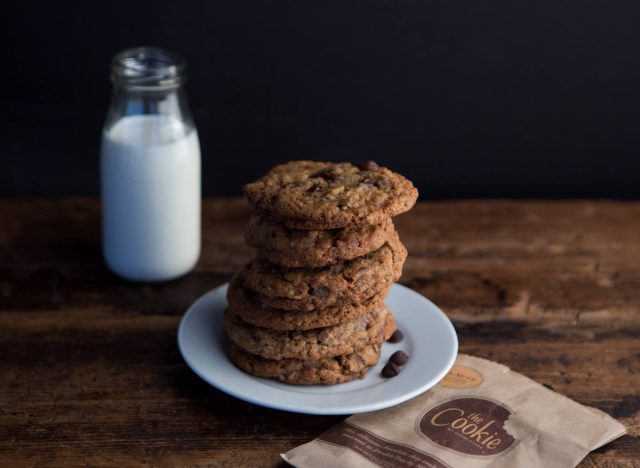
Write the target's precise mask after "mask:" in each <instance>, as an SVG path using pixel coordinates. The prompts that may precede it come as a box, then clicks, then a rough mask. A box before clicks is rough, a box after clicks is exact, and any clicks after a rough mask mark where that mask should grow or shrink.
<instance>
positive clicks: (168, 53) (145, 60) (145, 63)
mask: <svg viewBox="0 0 640 468" xmlns="http://www.w3.org/2000/svg"><path fill="white" fill-rule="evenodd" d="M185 70H186V63H185V61H184V59H183V58H182V56H181V55H179V54H178V53H176V52H174V51H172V50H168V49H163V48H161V47H133V48H130V49H125V50H123V51H121V52H118V53H117V54H116V55H115V56H114V57H113V60H112V62H111V81H112V82H113V83H114V84H115V85H119V86H124V87H125V88H128V89H136V90H149V91H159V90H167V89H172V88H177V87H178V86H180V85H182V84H183V83H184V82H185V80H186V74H185Z"/></svg>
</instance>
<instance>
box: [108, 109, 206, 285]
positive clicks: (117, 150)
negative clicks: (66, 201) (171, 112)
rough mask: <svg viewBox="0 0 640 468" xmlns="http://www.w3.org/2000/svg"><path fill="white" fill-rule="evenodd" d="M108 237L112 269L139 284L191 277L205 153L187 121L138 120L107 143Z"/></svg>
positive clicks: (117, 129) (125, 121)
mask: <svg viewBox="0 0 640 468" xmlns="http://www.w3.org/2000/svg"><path fill="white" fill-rule="evenodd" d="M101 183H102V187H101V189H102V236H103V242H102V243H103V253H104V257H105V260H106V262H107V264H108V265H109V267H110V268H111V269H112V270H113V271H114V272H115V273H117V274H119V275H120V276H123V277H125V278H127V279H132V280H138V281H160V280H168V279H172V278H175V277H178V276H180V275H183V274H185V273H187V272H188V271H190V270H191V269H192V268H193V266H194V265H195V263H196V261H197V260H198V257H199V255H200V197H201V194H200V145H199V142H198V134H197V131H196V130H195V129H192V128H190V127H188V126H186V125H185V124H184V123H182V122H181V121H180V120H178V119H176V118H174V117H169V116H163V115H135V116H127V117H123V118H121V119H120V120H118V121H117V122H116V123H115V124H114V125H112V126H111V128H110V129H106V130H105V131H104V133H103V137H102V150H101Z"/></svg>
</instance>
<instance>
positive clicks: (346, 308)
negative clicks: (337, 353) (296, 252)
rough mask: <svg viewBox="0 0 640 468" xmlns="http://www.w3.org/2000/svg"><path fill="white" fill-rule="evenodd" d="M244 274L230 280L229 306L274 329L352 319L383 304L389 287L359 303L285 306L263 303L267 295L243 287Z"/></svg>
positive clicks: (248, 319)
mask: <svg viewBox="0 0 640 468" xmlns="http://www.w3.org/2000/svg"><path fill="white" fill-rule="evenodd" d="M243 284H244V274H243V273H242V272H240V273H239V274H237V275H235V276H234V277H233V278H232V279H231V282H230V283H229V289H228V290H227V301H228V302H229V308H230V309H231V310H232V311H233V312H234V313H235V314H236V315H237V316H238V317H240V319H242V321H243V322H245V323H249V324H251V325H255V326H257V327H263V328H271V329H273V330H282V331H288V330H310V329H312V328H320V327H329V326H331V325H336V324H338V323H343V322H349V321H352V320H355V319H357V318H358V317H362V316H363V315H367V314H370V313H371V312H373V311H374V310H376V309H379V308H380V307H382V304H383V301H384V298H385V297H386V296H387V292H388V289H385V290H383V291H381V292H379V293H378V294H376V295H374V296H372V297H369V298H367V299H365V300H364V301H362V302H358V303H347V304H343V305H333V306H329V307H327V308H324V309H315V310H310V311H296V310H293V311H291V310H282V309H275V308H273V307H269V306H266V305H264V301H265V298H264V297H262V296H261V295H260V294H257V293H254V292H252V291H250V290H248V289H246V288H244V287H243Z"/></svg>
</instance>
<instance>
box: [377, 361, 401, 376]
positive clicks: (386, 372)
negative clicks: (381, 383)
mask: <svg viewBox="0 0 640 468" xmlns="http://www.w3.org/2000/svg"><path fill="white" fill-rule="evenodd" d="M399 373H400V368H399V367H398V366H396V365H395V364H394V363H393V362H389V363H387V365H386V366H384V367H383V368H382V372H380V375H381V376H382V377H384V378H385V379H389V378H391V377H395V376H396V375H398V374H399Z"/></svg>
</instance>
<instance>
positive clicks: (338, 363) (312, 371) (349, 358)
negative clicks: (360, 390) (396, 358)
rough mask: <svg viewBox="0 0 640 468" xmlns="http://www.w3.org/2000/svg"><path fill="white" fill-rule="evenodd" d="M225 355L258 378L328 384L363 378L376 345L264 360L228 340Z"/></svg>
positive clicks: (371, 363) (373, 362)
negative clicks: (345, 351) (324, 355)
mask: <svg viewBox="0 0 640 468" xmlns="http://www.w3.org/2000/svg"><path fill="white" fill-rule="evenodd" d="M229 357H230V358H231V362H233V363H234V364H235V365H236V366H238V367H239V368H240V369H242V370H243V371H245V372H248V373H249V374H252V375H255V376H258V377H265V378H270V379H277V380H280V381H281V382H284V383H288V384H295V385H310V384H326V385H332V384H337V383H341V382H348V381H350V380H355V379H359V378H362V377H364V375H365V374H366V372H367V370H369V368H370V367H371V366H375V365H376V364H377V363H378V360H379V359H380V345H378V344H373V345H367V346H365V347H363V348H361V349H359V350H357V351H354V352H353V353H350V354H342V355H338V356H333V357H329V358H324V359H319V360H312V361H302V360H300V359H293V358H285V359H280V360H275V359H266V358H263V357H262V356H258V355H256V354H251V353H249V352H247V351H245V350H244V349H242V348H241V347H240V346H238V345H236V344H235V343H231V345H230V348H229Z"/></svg>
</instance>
